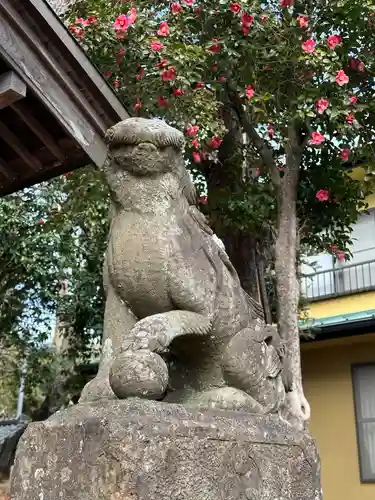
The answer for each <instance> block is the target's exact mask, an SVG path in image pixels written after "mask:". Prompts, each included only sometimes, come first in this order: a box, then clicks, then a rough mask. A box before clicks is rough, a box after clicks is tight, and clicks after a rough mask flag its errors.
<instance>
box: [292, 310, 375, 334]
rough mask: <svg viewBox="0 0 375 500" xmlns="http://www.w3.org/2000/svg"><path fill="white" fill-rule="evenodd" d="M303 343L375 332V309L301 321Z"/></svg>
mask: <svg viewBox="0 0 375 500" xmlns="http://www.w3.org/2000/svg"><path fill="white" fill-rule="evenodd" d="M299 326H300V331H301V334H302V339H301V340H302V341H303V342H311V341H316V340H320V341H321V340H331V339H334V338H341V337H352V336H354V335H365V334H368V333H374V332H375V309H371V310H368V311H361V312H356V313H348V314H340V315H338V316H329V317H327V318H319V319H315V320H308V321H300V325H299Z"/></svg>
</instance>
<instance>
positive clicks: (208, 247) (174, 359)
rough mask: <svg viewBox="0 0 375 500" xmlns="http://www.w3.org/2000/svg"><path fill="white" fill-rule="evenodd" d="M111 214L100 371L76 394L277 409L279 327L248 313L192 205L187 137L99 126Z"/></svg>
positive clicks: (138, 125)
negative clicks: (104, 146) (185, 150)
mask: <svg viewBox="0 0 375 500" xmlns="http://www.w3.org/2000/svg"><path fill="white" fill-rule="evenodd" d="M107 141H108V145H109V156H108V159H107V161H106V164H105V167H104V169H105V174H106V176H107V179H108V183H109V186H110V191H111V197H112V205H113V219H112V223H111V228H110V235H109V243H108V249H107V253H106V258H105V264H104V285H105V290H106V297H107V299H106V309H105V319H104V339H103V354H102V360H101V363H100V368H99V372H98V375H97V377H96V378H95V379H94V380H92V381H91V382H90V383H89V384H88V385H87V386H86V387H85V389H84V390H83V393H82V397H81V400H82V401H85V400H86V401H87V400H89V401H90V400H95V399H99V398H103V397H112V398H113V397H115V396H117V397H119V398H127V397H131V396H137V397H141V398H149V399H160V400H161V399H163V400H164V401H170V402H179V403H184V402H186V403H190V404H194V405H197V406H199V407H216V408H223V409H242V410H248V411H252V412H254V411H256V412H261V413H265V412H273V411H277V410H278V409H279V408H280V406H281V405H282V403H283V401H284V397H285V391H284V387H283V384H282V381H281V370H282V349H281V347H280V343H279V338H278V334H277V331H276V329H275V328H274V327H271V326H266V325H264V324H263V323H262V322H260V321H259V320H257V319H254V314H253V306H252V305H251V301H250V300H249V297H248V296H247V294H246V293H245V292H244V290H243V289H242V288H241V285H240V282H239V278H238V276H237V273H236V271H235V269H234V268H233V266H232V264H231V262H230V261H229V259H228V256H227V254H226V253H225V250H224V248H223V247H222V245H221V244H220V241H218V239H217V238H216V237H215V236H214V235H213V233H212V231H211V230H210V228H209V227H208V225H207V224H206V220H205V218H204V216H203V215H202V214H201V212H199V210H198V209H197V208H196V194H195V190H194V186H193V184H192V182H191V179H190V176H189V174H188V172H187V170H186V169H185V166H184V160H183V156H182V149H183V146H184V138H183V135H182V134H181V133H180V132H179V131H177V130H175V129H173V128H171V127H169V126H168V125H166V123H164V122H162V121H160V120H145V119H142V118H131V119H128V120H125V121H123V122H121V123H118V124H117V125H115V126H114V127H112V128H111V129H109V131H108V132H107Z"/></svg>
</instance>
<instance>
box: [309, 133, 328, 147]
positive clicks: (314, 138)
mask: <svg viewBox="0 0 375 500" xmlns="http://www.w3.org/2000/svg"><path fill="white" fill-rule="evenodd" d="M325 140H326V138H325V137H324V135H322V134H319V132H313V133H312V134H311V140H310V144H312V145H314V146H319V145H320V144H323V142H324V141H325Z"/></svg>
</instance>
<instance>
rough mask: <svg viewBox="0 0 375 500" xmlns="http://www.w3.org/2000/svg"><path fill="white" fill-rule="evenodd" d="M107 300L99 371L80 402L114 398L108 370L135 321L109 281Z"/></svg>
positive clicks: (87, 386) (85, 388) (83, 392)
mask: <svg viewBox="0 0 375 500" xmlns="http://www.w3.org/2000/svg"><path fill="white" fill-rule="evenodd" d="M106 288H107V300H106V306H105V313H104V327H103V330H104V335H103V342H102V355H101V359H100V364H99V371H98V374H97V375H96V377H95V378H94V379H93V380H91V381H90V382H89V383H88V384H86V386H85V387H84V388H83V391H82V393H81V397H80V403H82V402H83V403H84V402H86V401H95V400H98V399H116V395H115V394H114V392H113V390H112V388H111V386H110V384H109V372H110V368H111V365H112V363H113V360H114V359H116V358H117V357H118V356H119V354H120V352H121V347H122V344H123V342H124V339H125V338H127V337H128V336H129V332H130V331H131V329H132V328H133V327H134V325H135V324H136V322H137V318H136V317H135V315H134V314H133V313H132V311H131V310H130V309H129V307H128V306H127V305H126V304H125V303H124V302H123V301H122V300H121V298H120V297H119V295H118V294H117V293H116V290H115V289H114V288H113V286H112V284H111V283H108V284H107V287H106Z"/></svg>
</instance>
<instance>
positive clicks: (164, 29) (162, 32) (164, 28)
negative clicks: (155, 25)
mask: <svg viewBox="0 0 375 500" xmlns="http://www.w3.org/2000/svg"><path fill="white" fill-rule="evenodd" d="M157 33H158V35H159V36H168V35H169V26H168V23H165V22H164V23H161V25H160V28H159V29H158V32H157Z"/></svg>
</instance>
